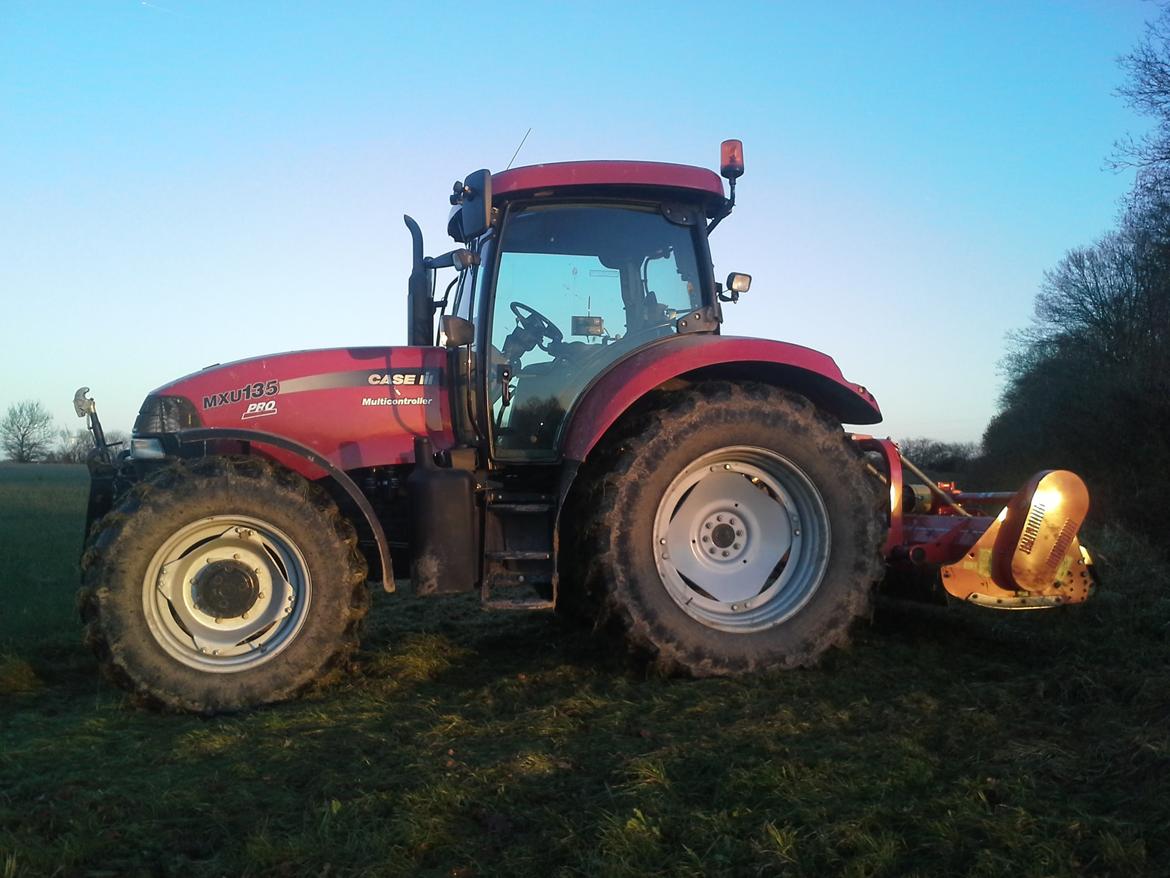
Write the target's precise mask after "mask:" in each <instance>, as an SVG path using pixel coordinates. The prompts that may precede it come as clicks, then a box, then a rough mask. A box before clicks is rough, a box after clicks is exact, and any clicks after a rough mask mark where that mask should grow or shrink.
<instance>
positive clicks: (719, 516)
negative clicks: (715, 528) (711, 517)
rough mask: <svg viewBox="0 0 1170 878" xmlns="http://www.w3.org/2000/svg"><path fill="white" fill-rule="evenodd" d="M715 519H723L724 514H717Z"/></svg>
mask: <svg viewBox="0 0 1170 878" xmlns="http://www.w3.org/2000/svg"><path fill="white" fill-rule="evenodd" d="M715 520H716V521H723V516H722V515H716V516H715Z"/></svg>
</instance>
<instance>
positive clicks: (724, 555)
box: [723, 549, 727, 558]
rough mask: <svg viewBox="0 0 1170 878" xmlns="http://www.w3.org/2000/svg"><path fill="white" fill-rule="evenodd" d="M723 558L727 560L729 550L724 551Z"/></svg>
mask: <svg viewBox="0 0 1170 878" xmlns="http://www.w3.org/2000/svg"><path fill="white" fill-rule="evenodd" d="M723 557H724V558H726V557H727V550H726V549H724V550H723Z"/></svg>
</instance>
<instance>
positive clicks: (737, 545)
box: [731, 543, 739, 549]
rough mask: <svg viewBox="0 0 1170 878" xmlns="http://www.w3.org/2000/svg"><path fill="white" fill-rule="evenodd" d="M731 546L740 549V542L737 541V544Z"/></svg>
mask: <svg viewBox="0 0 1170 878" xmlns="http://www.w3.org/2000/svg"><path fill="white" fill-rule="evenodd" d="M731 548H733V549H738V548H739V543H736V544H735V545H733V546H732V547H731Z"/></svg>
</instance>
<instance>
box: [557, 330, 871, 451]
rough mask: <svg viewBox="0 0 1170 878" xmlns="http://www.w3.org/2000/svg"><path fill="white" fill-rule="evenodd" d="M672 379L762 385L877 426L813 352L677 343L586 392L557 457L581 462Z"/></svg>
mask: <svg viewBox="0 0 1170 878" xmlns="http://www.w3.org/2000/svg"><path fill="white" fill-rule="evenodd" d="M672 379H682V380H697V379H727V380H740V381H743V380H750V381H762V382H764V383H767V384H775V385H777V386H779V387H786V388H789V389H791V390H794V391H796V392H798V393H801V394H803V395H804V396H807V397H808V398H809V399H810V400H812V401H813V402H814V403H815V404H816V405H818V406H819V407H820V408H822V409H824V410H825V411H827V412H829V413H830V414H832V415H833V416H834V417H836V418H838V419H839V420H840V421H842V422H843V423H848V424H876V423H878V422H879V421H881V419H882V414H881V410H880V409H879V408H878V404H877V400H876V399H874V397H873V394H871V393H870V392H869V391H868V390H866V389H865V388H864V387H862V386H861V385H860V384H853V383H851V382H849V381H846V380H845V376H844V375H842V374H841V370H840V369H839V368H838V367H837V364H836V363H835V362H833V358H832V357H829V356H828V355H826V354H822V353H821V352H820V351H814V350H812V349H811V348H806V347H801V346H800V345H794V344H788V343H787V342H780V341H771V340H769V339H763V338H737V337H734V336H723V335H708V334H703V335H699V334H694V335H680V336H674V337H672V338H670V339H669V340H667V341H665V342H663V343H660V344H655V345H652V346H650V347H647V348H644V349H643V350H640V351H638V352H637V353H635V354H633V355H631V356H629V357H627V358H625V359H623V360H619V361H618V362H617V363H615V364H614V365H613V366H612V367H610V368H609V369H608V370H607V371H605V372H603V373H602V374H601V375H600V376H599V377H598V378H597V379H596V380H595V381H594V382H593V383H592V385H590V387H589V388H588V389H587V390H586V392H585V393H584V394H583V395H582V396H581V398H580V399H579V400H578V401H577V404H576V405H574V407H573V410H572V412H571V413H570V415H569V419H568V426H567V428H566V430H565V434H564V436H565V439H564V445H563V448H564V456H565V457H566V458H568V459H569V460H576V461H583V460H584V459H585V458H586V457H587V456H588V454H589V452H590V450H592V448H593V446H594V445H596V444H597V442H598V440H600V439H601V437H602V436H603V435H605V432H606V430H608V429H609V428H610V427H611V426H612V425H613V424H614V422H615V421H617V419H618V418H619V417H621V415H622V414H623V413H624V412H625V411H626V410H628V409H629V407H630V406H631V405H633V404H634V403H635V402H637V401H638V400H639V399H641V398H642V397H643V396H645V395H646V394H647V393H650V392H651V391H652V390H655V389H656V388H658V387H661V386H662V385H663V384H665V383H667V382H668V381H671V380H672Z"/></svg>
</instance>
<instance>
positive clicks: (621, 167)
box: [492, 161, 723, 198]
mask: <svg viewBox="0 0 1170 878" xmlns="http://www.w3.org/2000/svg"><path fill="white" fill-rule="evenodd" d="M565 186H661V187H664V188H669V189H690V190H692V191H695V192H699V193H701V194H703V195H705V196H707V197H708V198H710V197H711V196H715V197H718V198H723V181H722V180H720V179H719V175H718V174H716V173H715V172H714V171H709V170H707V169H706V168H695V167H692V166H691V165H672V164H668V163H666V162H615V161H600V162H553V163H551V164H547V165H529V166H527V167H523V168H513V169H512V170H510V171H501V172H500V173H498V174H492V197H493V198H495V197H497V196H500V195H512V194H517V193H521V192H531V191H536V190H540V189H558V188H562V187H565Z"/></svg>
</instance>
